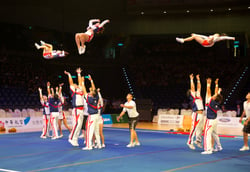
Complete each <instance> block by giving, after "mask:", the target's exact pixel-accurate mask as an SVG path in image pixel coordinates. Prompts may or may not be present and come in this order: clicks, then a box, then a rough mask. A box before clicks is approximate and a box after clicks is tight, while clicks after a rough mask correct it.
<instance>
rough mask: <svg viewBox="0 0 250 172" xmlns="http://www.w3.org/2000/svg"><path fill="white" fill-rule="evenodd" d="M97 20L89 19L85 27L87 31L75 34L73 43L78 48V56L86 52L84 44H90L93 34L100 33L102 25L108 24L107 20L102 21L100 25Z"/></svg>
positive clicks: (102, 29) (102, 28)
mask: <svg viewBox="0 0 250 172" xmlns="http://www.w3.org/2000/svg"><path fill="white" fill-rule="evenodd" d="M100 22H101V21H100V20H99V19H91V20H89V26H88V27H87V31H86V32H85V33H76V34H75V41H76V45H77V48H78V52H79V54H80V55H81V54H84V52H85V50H86V45H85V42H90V41H91V40H92V39H93V37H94V34H95V33H97V34H99V33H102V32H103V31H104V27H103V26H104V25H105V24H107V23H109V22H110V21H109V20H104V21H103V22H102V23H100Z"/></svg>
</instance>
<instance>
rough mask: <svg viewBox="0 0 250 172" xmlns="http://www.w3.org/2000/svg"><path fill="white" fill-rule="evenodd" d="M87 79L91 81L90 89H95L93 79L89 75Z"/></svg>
mask: <svg viewBox="0 0 250 172" xmlns="http://www.w3.org/2000/svg"><path fill="white" fill-rule="evenodd" d="M89 80H90V82H91V87H92V89H93V90H95V89H96V88H95V84H94V81H93V79H92V77H91V75H89Z"/></svg>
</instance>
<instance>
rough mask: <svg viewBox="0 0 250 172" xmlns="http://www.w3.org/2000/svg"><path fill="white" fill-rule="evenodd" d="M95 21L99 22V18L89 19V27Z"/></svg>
mask: <svg viewBox="0 0 250 172" xmlns="http://www.w3.org/2000/svg"><path fill="white" fill-rule="evenodd" d="M96 22H100V20H99V19H91V20H89V27H92V26H93V23H96Z"/></svg>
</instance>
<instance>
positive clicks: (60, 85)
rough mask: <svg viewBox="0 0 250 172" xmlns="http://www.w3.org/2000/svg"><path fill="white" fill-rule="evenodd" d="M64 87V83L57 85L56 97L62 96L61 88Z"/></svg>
mask: <svg viewBox="0 0 250 172" xmlns="http://www.w3.org/2000/svg"><path fill="white" fill-rule="evenodd" d="M63 85H64V83H61V84H59V91H58V95H59V96H60V95H62V86H63Z"/></svg>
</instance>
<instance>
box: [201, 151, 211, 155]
mask: <svg viewBox="0 0 250 172" xmlns="http://www.w3.org/2000/svg"><path fill="white" fill-rule="evenodd" d="M212 153H213V152H212V151H204V152H201V154H202V155H209V154H212Z"/></svg>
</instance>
